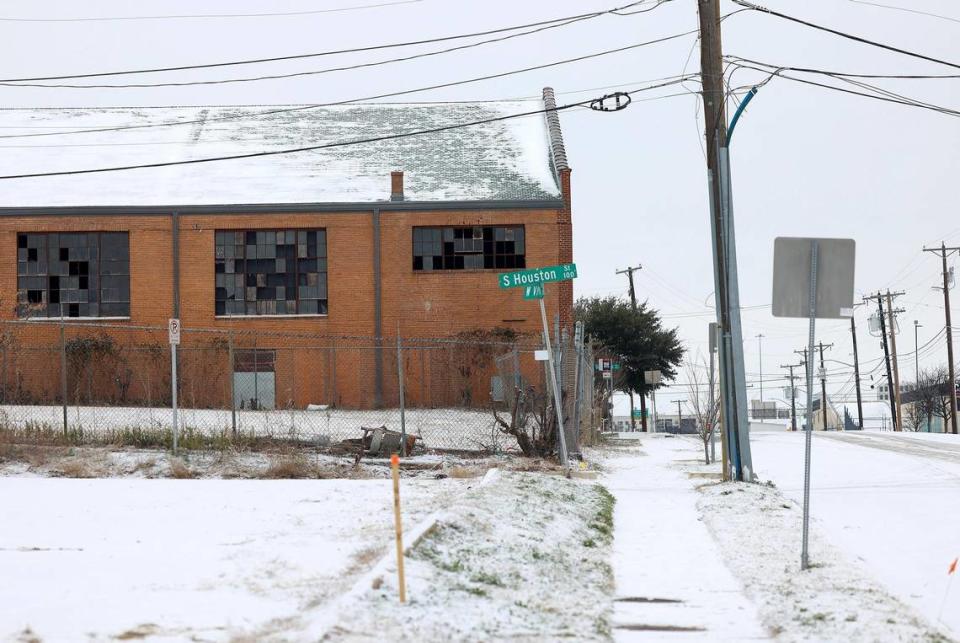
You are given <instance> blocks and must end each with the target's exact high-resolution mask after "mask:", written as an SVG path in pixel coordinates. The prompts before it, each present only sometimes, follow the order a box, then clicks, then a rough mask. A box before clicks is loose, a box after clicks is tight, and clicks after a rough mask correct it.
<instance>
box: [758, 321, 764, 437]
mask: <svg viewBox="0 0 960 643" xmlns="http://www.w3.org/2000/svg"><path fill="white" fill-rule="evenodd" d="M757 344H758V345H759V347H760V418H761V419H764V418H763V416H764V415H765V413H764V412H763V333H759V334H757Z"/></svg>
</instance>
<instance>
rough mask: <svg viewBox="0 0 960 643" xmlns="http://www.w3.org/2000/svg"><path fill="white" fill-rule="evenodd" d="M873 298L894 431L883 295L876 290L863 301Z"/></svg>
mask: <svg viewBox="0 0 960 643" xmlns="http://www.w3.org/2000/svg"><path fill="white" fill-rule="evenodd" d="M874 297H876V300H877V309H878V314H877V318H878V319H879V321H880V346H881V347H882V348H883V361H884V363H885V365H886V367H887V390H888V391H889V392H890V420H891V422H892V424H893V426H894V429H895V428H896V426H897V402H896V400H895V399H894V397H893V389H892V387H893V372H892V371H891V370H890V349H889V346H888V345H887V323H886V321H884V312H883V295H882V294H881V293H880V291H879V290H878V291H877V294H876V295H871V296H870V297H864V298H863V301H864V302H868V301H870V300H871V299H873V298H874Z"/></svg>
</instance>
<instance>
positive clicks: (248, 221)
mask: <svg viewBox="0 0 960 643" xmlns="http://www.w3.org/2000/svg"><path fill="white" fill-rule="evenodd" d="M561 178H562V185H563V189H564V196H565V201H566V203H567V204H568V205H567V207H566V208H564V209H562V210H559V211H558V210H527V209H523V210H477V211H466V210H457V211H448V212H440V211H421V212H415V211H409V212H408V211H395V210H385V211H383V212H382V213H381V277H382V329H383V334H384V335H385V336H387V337H392V336H395V335H396V332H397V329H398V325H399V330H400V333H401V335H402V336H404V337H442V336H450V335H455V334H457V333H458V332H462V331H470V330H475V329H491V328H494V327H508V328H512V329H514V330H515V331H517V332H518V333H521V334H539V332H540V329H541V324H540V318H539V309H538V306H537V304H536V302H535V301H525V300H524V299H523V297H522V295H521V293H520V291H519V290H515V289H511V290H502V289H500V288H499V287H498V285H497V283H496V274H497V271H495V270H478V271H438V272H414V270H413V242H412V228H413V226H421V225H424V226H426V225H434V226H436V225H458V226H459V225H464V226H470V225H517V224H523V225H524V226H525V230H526V262H527V266H529V267H535V266H542V265H552V264H557V263H566V262H569V261H571V260H572V239H571V225H570V209H569V202H570V201H569V171H564V172H563V173H562V177H561ZM278 228H281V229H286V228H325V229H326V231H327V254H328V257H329V260H328V276H327V281H328V302H329V314H328V315H326V316H310V317H298V316H292V317H281V318H264V317H242V318H241V317H229V318H217V317H215V315H214V288H215V286H214V233H215V231H216V230H218V229H249V230H256V229H278ZM55 231H77V232H92V231H126V232H129V234H130V274H131V277H130V280H131V283H130V286H131V315H130V320H129V322H119V323H120V324H121V325H122V324H129V325H145V326H146V325H149V326H164V325H166V322H167V319H168V318H169V317H170V316H172V312H173V298H174V293H173V267H172V252H173V239H172V218H171V217H170V216H144V215H134V216H85V217H59V216H41V217H12V216H5V217H2V218H0V248H3V249H4V250H2V251H0V257H5V258H6V259H5V260H3V261H0V320H3V319H15V318H16V317H15V316H16V311H15V304H16V283H17V275H16V272H17V271H16V235H17V233H18V232H55ZM179 231H180V235H179V237H180V307H181V314H180V316H181V319H182V322H183V325H184V327H185V328H186V329H190V328H216V329H222V330H223V331H225V332H226V331H229V330H231V329H235V331H236V332H237V333H238V334H244V333H247V334H248V333H249V332H251V331H256V332H258V333H262V336H260V338H259V339H258V344H257V345H258V346H259V347H261V348H278V349H285V348H286V349H287V350H286V352H282V353H281V354H280V355H278V360H277V371H278V373H277V378H278V385H277V403H278V405H279V404H285V403H286V401H287V400H293V401H294V403H295V405H296V406H297V407H302V406H303V405H305V404H306V403H309V402H323V403H336V404H342V405H346V406H365V405H370V404H371V403H372V397H373V375H374V355H375V350H369V347H368V349H367V350H362V351H351V350H332V351H331V350H329V348H318V347H316V346H317V342H316V341H313V342H312V343H310V342H308V341H307V340H303V339H301V340H298V339H291V338H289V337H284V336H282V335H280V334H275V335H271V333H304V334H309V335H313V336H367V337H369V336H373V335H374V327H375V317H374V316H375V309H374V274H373V255H374V243H373V216H372V213H370V212H366V213H363V212H359V213H358V212H353V213H317V214H292V215H291V214H282V215H280V214H278V215H270V214H266V215H263V214H257V215H236V216H233V215H181V216H180V217H179ZM572 295H573V288H572V284H570V283H569V282H568V283H563V284H552V285H548V286H546V298H545V304H546V307H547V314H548V317H549V320H550V323H551V326H552V322H553V317H554V315H556V314H559V315H560V318H561V324H562V325H563V326H565V327H567V328H571V327H572V305H573V300H572ZM38 323H40V324H42V323H41V322H38ZM77 323H80V322H77ZM42 325H44V326H46V324H42ZM71 325H73V324H71ZM551 330H552V328H551ZM111 332H113V331H111ZM113 334H115V335H116V336H117V339H118V341H123V336H124V332H123V331H116V332H114V333H113ZM46 335H51V336H53V335H55V333H46V332H43V333H34V334H33V336H36V337H38V338H39V337H46ZM127 335H128V336H129V334H127ZM48 340H50V338H49V337H46V339H44V340H43V342H44V343H48ZM196 341H198V342H199V341H200V339H199V338H198V339H197V340H196ZM271 344H272V345H271ZM308 344H310V345H311V346H312V348H309V349H307V348H306V346H307V345H308ZM48 345H49V344H48ZM298 347H299V348H300V349H302V352H299V353H296V356H294V352H295V351H296V350H297V348H298ZM390 355H391V348H389V347H388V348H385V349H384V358H383V360H382V362H383V372H384V376H383V390H384V402H385V403H391V401H392V398H393V397H395V396H396V391H395V389H396V386H395V383H394V378H395V371H396V363H395V362H394V361H393V359H395V357H391V356H390ZM222 358H223V356H222V355H219V353H218V354H217V357H216V359H215V360H214V361H217V362H218V363H219V362H221V361H222ZM193 361H194V362H196V364H194V363H193V362H187V361H185V363H184V365H183V367H184V369H185V370H184V373H183V375H184V378H183V379H184V385H189V387H190V388H189V390H188V391H185V393H187V394H188V396H194V397H195V398H196V399H197V400H198V403H200V404H202V405H204V406H209V405H213V406H216V405H219V404H221V403H222V400H223V398H225V397H226V398H228V397H229V396H228V394H227V393H226V392H225V390H221V389H224V383H222V382H221V383H219V384H217V385H216V386H215V387H214V388H216V389H217V390H216V391H209V392H203V393H201V385H200V383H201V382H202V381H203V380H204V379H205V378H206V376H205V375H204V372H205V371H204V370H203V369H204V368H206V366H204V364H203V362H204V360H203V359H196V360H193ZM439 364H440V362H436V364H433V363H431V362H428V367H429V368H428V369H427V370H428V371H429V373H428V375H431V374H432V376H433V377H439V376H440V374H441V373H442V372H443V367H442V366H437V365H439ZM408 368H409V372H408V373H407V378H408V387H411V393H412V394H414V395H419V396H420V397H422V398H424V399H425V398H426V392H420V389H418V388H416V387H417V382H416V378H417V377H418V373H421V372H423V371H424V368H422V367H421V365H419V364H416V363H411V364H410V365H409V366H408ZM187 369H189V371H190V372H187ZM391 369H392V370H391ZM434 371H436V372H435V373H434ZM50 372H52V371H50ZM44 373H47V371H44ZM47 374H49V373H47ZM487 375H488V374H485V375H484V377H486V376H487ZM31 379H34V378H31ZM35 379H36V386H46V385H45V384H43V382H46V381H47V380H49V379H50V378H49V377H47V376H46V375H44V374H41V373H38V374H37V376H36V378H35ZM281 379H282V380H283V382H284V384H282V385H281V383H280V380H281ZM334 380H335V381H334ZM47 383H48V384H49V382H47ZM138 386H139V385H138V384H137V383H136V382H135V383H134V384H133V385H132V388H131V395H132V396H134V397H138V396H137V395H135V391H136V389H137V387H138ZM478 386H480V387H481V388H482V385H478ZM283 387H286V389H285V390H281V389H282V388H283ZM47 388H51V387H49V386H48V387H47ZM56 388H57V387H53V388H52V389H51V390H49V391H47V390H46V389H44V391H43V393H42V394H41V397H44V398H50V397H51V396H53V395H54V392H55V390H56ZM414 391H418V393H414ZM482 393H483V392H482V391H479V390H478V392H477V395H482ZM94 397H99V398H104V399H105V400H106V397H108V396H107V395H106V394H102V395H94ZM207 398H209V399H207Z"/></svg>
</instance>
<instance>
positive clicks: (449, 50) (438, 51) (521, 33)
mask: <svg viewBox="0 0 960 643" xmlns="http://www.w3.org/2000/svg"><path fill="white" fill-rule="evenodd" d="M594 17H596V16H588V17H586V18H575V19H572V20H568V21H566V22H558V23H554V24H550V25H546V26H542V27H537V28H535V29H530V30H527V31H519V32H517V33H509V34H507V35H505V36H499V37H497V38H488V39H486V40H480V41H478V42H472V43H468V44H465V45H457V46H455V47H447V48H444V49H436V50H433V51H425V52H419V53H416V54H410V55H409V56H400V57H396V58H387V59H383V60H374V61H370V62H365V63H354V64H352V65H341V66H339V67H327V68H325V69H311V70H305V71H296V72H287V73H284V74H263V75H260V76H247V77H242V78H217V79H212V80H184V81H170V82H160V83H98V84H83V85H80V84H71V83H34V82H14V81H0V86H3V87H31V88H46V89H156V88H161V87H191V86H198V85H230V84H236V83H253V82H261V81H265V80H283V79H289V78H302V77H304V76H320V75H323V74H331V73H336V72H343V71H354V70H357V69H368V68H372V67H381V66H383V65H392V64H396V63H401V62H410V61H412V60H420V59H423V58H431V57H434V56H442V55H444V54H449V53H453V52H457V51H465V50H467V49H474V48H476V47H482V46H484V45H489V44H494V43H501V42H505V41H507V40H512V39H514V38H522V37H524V36H530V35H533V34H538V33H541V32H544V31H548V30H550V29H558V28H560V27H566V26H569V25H571V24H575V23H577V22H582V21H584V20H589V19H591V18H594Z"/></svg>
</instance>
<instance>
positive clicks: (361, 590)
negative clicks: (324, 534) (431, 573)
mask: <svg viewBox="0 0 960 643" xmlns="http://www.w3.org/2000/svg"><path fill="white" fill-rule="evenodd" d="M500 477H501V476H500V470H499V469H497V468H493V469H489V470H487V472H486V473H485V474H484V476H483V478H481V479H480V484H479V485H478V486H477V487H476V488H477V489H482V488H483V487H486V486H489V485H491V484H493V483H495V482H497V481H498V480H499V479H500ZM471 491H474V489H473V488H471V489H467V490H466V491H464V493H463V494H461V496H464V495H466V494H467V493H470V492H471ZM458 497H460V496H458ZM445 513H446V510H444V509H441V510H439V511H435V512H433V513H431V514H430V515H428V516H427V517H426V518H424V519H423V520H421V521H420V523H419V524H417V525H416V526H415V527H414V528H413V529H411V530H410V531H407V532H406V533H405V534H404V546H403V554H404V556H406V555H408V554H409V553H410V552H411V551H412V550H413V548H414V547H416V546H417V545H418V544H420V542H421V541H422V540H423V539H424V538H426V537H427V536H428V535H429V534H430V532H432V531H433V530H434V529H436V527H437V525H438V524H439V522H440V519H441V518H442V517H443V515H444V514H445ZM391 542H392V539H391ZM390 549H391V551H390V552H388V553H387V554H384V556H383V557H382V558H380V560H378V561H377V563H376V564H375V565H374V566H373V567H371V568H370V570H368V571H367V572H366V573H365V574H363V575H362V576H361V577H360V578H358V579H357V581H356V582H355V583H354V584H353V586H352V587H351V588H350V589H349V590H348V591H347V592H346V593H345V594H343V595H341V596H340V598H338V599H337V600H335V601H334V602H333V604H332V605H329V606H328V607H326V608H325V609H324V610H323V612H322V613H320V614H318V615H316V617H315V618H313V619H311V620H310V621H309V622H308V623H307V625H306V627H305V628H304V630H303V633H304V636H305V638H307V639H309V640H312V641H320V640H323V638H324V637H325V636H326V635H327V634H328V633H329V632H330V631H331V630H332V629H333V628H334V626H335V625H336V624H337V621H339V620H340V616H341V615H343V614H345V613H348V612H349V610H350V609H351V606H353V605H356V604H357V601H359V599H360V598H361V597H362V596H363V595H364V594H365V593H366V592H367V591H369V590H371V589H373V587H374V584H375V583H376V582H377V581H378V580H381V579H382V578H383V577H384V575H386V574H387V573H388V572H393V571H394V570H396V566H397V561H396V553H395V552H394V551H393V548H392V547H391V548H390Z"/></svg>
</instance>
